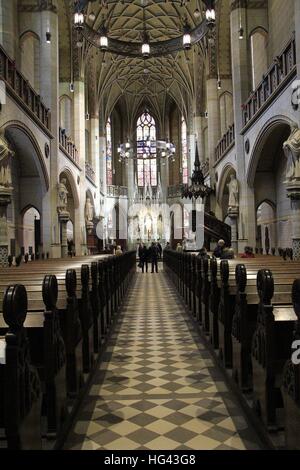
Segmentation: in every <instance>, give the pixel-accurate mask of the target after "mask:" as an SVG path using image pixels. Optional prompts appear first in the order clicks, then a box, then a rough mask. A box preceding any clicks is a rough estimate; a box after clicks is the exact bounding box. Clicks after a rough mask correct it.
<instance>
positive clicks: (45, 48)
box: [31, 6, 61, 257]
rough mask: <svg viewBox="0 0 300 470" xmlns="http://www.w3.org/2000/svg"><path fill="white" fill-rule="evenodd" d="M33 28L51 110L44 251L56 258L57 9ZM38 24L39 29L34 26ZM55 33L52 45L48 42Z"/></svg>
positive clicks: (39, 15) (36, 16) (58, 250)
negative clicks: (48, 33)
mask: <svg viewBox="0 0 300 470" xmlns="http://www.w3.org/2000/svg"><path fill="white" fill-rule="evenodd" d="M31 15H32V19H33V20H32V21H33V23H34V24H33V25H32V29H33V30H34V31H35V32H36V33H37V34H38V35H39V36H40V38H41V43H40V93H41V96H42V98H43V100H44V102H45V104H46V105H47V106H48V108H49V109H50V111H51V133H52V135H53V139H52V140H51V145H50V158H49V160H50V175H49V176H50V178H49V181H50V186H49V190H48V192H47V194H45V196H44V198H43V213H42V238H43V251H44V252H47V251H49V252H50V255H51V256H52V257H60V256H61V247H60V227H59V220H58V215H57V211H56V207H57V182H58V176H59V175H58V149H59V138H58V127H59V104H58V98H59V62H58V60H59V53H58V45H59V39H58V15H57V10H56V8H55V7H53V8H49V9H47V6H45V10H43V11H41V12H40V13H39V12H37V13H32V14H31ZM34 25H35V27H33V26H34ZM47 31H50V32H51V44H48V43H47V42H46V40H45V38H46V32H47Z"/></svg>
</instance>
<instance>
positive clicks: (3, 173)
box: [0, 131, 14, 188]
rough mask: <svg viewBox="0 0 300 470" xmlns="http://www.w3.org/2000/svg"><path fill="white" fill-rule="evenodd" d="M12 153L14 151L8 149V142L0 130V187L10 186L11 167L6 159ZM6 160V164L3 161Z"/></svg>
mask: <svg viewBox="0 0 300 470" xmlns="http://www.w3.org/2000/svg"><path fill="white" fill-rule="evenodd" d="M12 155H14V152H13V151H12V150H11V149H10V147H9V143H8V142H7V140H6V139H5V137H4V133H3V131H1V132H0V187H2V188H11V187H12V178H11V168H10V164H9V162H8V161H7V159H8V157H10V156H12ZM4 162H6V164H5V163H4Z"/></svg>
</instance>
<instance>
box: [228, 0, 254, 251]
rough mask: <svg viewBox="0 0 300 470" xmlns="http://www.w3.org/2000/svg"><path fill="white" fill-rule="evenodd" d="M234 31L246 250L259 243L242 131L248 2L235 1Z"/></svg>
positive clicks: (242, 243)
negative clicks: (242, 34) (247, 179)
mask: <svg viewBox="0 0 300 470" xmlns="http://www.w3.org/2000/svg"><path fill="white" fill-rule="evenodd" d="M240 21H242V26H243V28H244V39H239V29H240ZM230 30H231V61H232V89H233V111H234V121H235V154H236V157H237V160H236V166H237V168H236V176H237V180H238V181H240V183H243V184H240V200H239V204H240V211H239V214H240V216H239V221H238V223H239V230H238V233H239V240H238V250H239V251H243V250H244V246H245V245H249V246H253V247H254V246H255V243H256V210H255V200H254V190H253V188H250V187H249V186H248V184H247V182H246V168H245V154H244V137H243V135H242V134H241V130H242V128H243V127H244V126H243V110H242V105H243V103H244V102H245V101H246V100H247V98H248V95H249V91H250V87H249V76H250V75H249V69H248V67H249V63H250V58H249V57H248V43H247V39H246V38H247V37H248V30H247V15H246V8H245V2H244V1H243V0H241V1H240V2H237V1H233V0H232V9H231V14H230Z"/></svg>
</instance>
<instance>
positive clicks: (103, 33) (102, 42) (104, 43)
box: [99, 26, 108, 51]
mask: <svg viewBox="0 0 300 470" xmlns="http://www.w3.org/2000/svg"><path fill="white" fill-rule="evenodd" d="M99 42H100V49H101V51H106V50H107V48H108V37H107V30H106V28H105V27H104V26H103V27H102V28H101V36H100V39H99Z"/></svg>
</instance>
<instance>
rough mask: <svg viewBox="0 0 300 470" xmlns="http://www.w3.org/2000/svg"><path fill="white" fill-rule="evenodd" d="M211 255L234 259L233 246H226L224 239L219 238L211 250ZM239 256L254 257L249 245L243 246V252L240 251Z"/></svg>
mask: <svg viewBox="0 0 300 470" xmlns="http://www.w3.org/2000/svg"><path fill="white" fill-rule="evenodd" d="M213 255H214V256H215V257H216V258H220V259H234V250H233V248H227V247H226V244H225V241H224V240H219V241H218V244H217V246H216V248H215V249H214V251H213ZM240 257H241V258H254V257H255V255H254V253H253V248H252V247H251V246H245V248H244V253H242V254H241V255H240Z"/></svg>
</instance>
